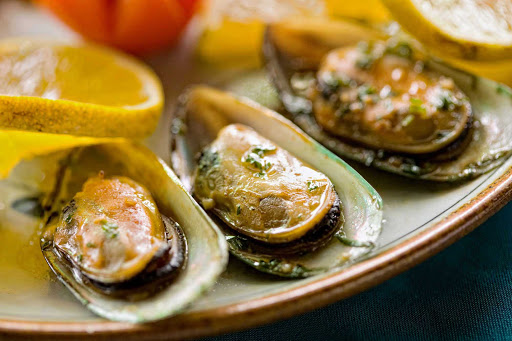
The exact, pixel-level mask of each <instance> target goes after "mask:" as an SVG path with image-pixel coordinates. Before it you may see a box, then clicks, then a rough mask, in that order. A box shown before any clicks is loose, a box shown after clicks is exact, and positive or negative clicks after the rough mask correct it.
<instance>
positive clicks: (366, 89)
mask: <svg viewBox="0 0 512 341" xmlns="http://www.w3.org/2000/svg"><path fill="white" fill-rule="evenodd" d="M376 93H377V90H376V89H375V88H374V87H373V86H371V85H367V84H364V85H361V86H360V87H359V89H357V98H358V99H359V100H360V101H361V100H363V98H364V97H365V96H369V95H374V94H376Z"/></svg>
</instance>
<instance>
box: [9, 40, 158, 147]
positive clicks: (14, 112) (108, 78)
mask: <svg viewBox="0 0 512 341" xmlns="http://www.w3.org/2000/svg"><path fill="white" fill-rule="evenodd" d="M0 75H1V76H0V128H7V129H19V130H28V131H38V132H46V133H57V134H71V135H78V136H90V137H119V136H120V137H128V138H142V137H145V136H147V135H149V134H150V133H151V132H152V131H153V130H154V129H155V127H156V124H157V122H158V119H159V117H160V114H161V111H162V106H163V94H162V88H161V84H160V81H159V80H158V78H157V77H156V76H155V74H154V73H153V72H152V71H151V70H150V69H149V68H148V67H146V66H144V65H143V64H142V63H140V62H138V61H137V60H136V59H134V58H131V57H129V56H125V55H122V54H120V53H117V52H114V51H112V50H109V49H106V48H100V47H96V46H89V45H68V44H64V43H58V42H48V41H37V40H26V39H23V40H21V39H19V40H8V41H3V42H0Z"/></svg>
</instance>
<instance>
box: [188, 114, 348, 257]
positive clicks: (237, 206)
mask: <svg viewBox="0 0 512 341" xmlns="http://www.w3.org/2000/svg"><path fill="white" fill-rule="evenodd" d="M194 195H195V196H196V198H197V199H198V200H199V202H200V203H201V205H202V206H203V207H204V208H205V209H206V210H208V211H210V212H213V213H214V214H215V215H216V216H217V217H218V218H220V219H221V220H222V221H223V222H224V224H225V225H227V227H228V228H229V229H232V230H234V231H236V232H234V231H231V234H233V233H234V234H235V235H240V237H241V238H243V240H245V241H246V242H247V243H248V244H249V245H248V246H249V248H250V249H251V250H252V251H253V252H258V253H261V254H267V255H297V254H298V255H300V254H305V253H308V252H311V251H314V250H316V249H317V248H319V247H321V246H323V245H324V244H326V243H327V242H328V241H329V240H330V239H331V237H332V236H333V235H334V234H335V233H336V232H337V231H338V230H339V229H340V228H341V222H342V220H343V219H342V217H341V210H340V199H339V197H338V194H337V193H336V191H335V190H334V186H333V185H332V183H331V181H330V180H329V179H328V178H327V177H326V176H325V175H324V174H322V173H320V172H318V171H316V170H314V169H312V168H311V167H309V166H308V165H305V164H304V163H303V162H301V161H300V160H298V159H297V158H295V157H294V156H292V155H291V154H290V153H288V152H287V151H285V150H283V149H282V148H280V147H278V146H277V145H275V144H274V143H272V142H271V141H269V140H267V139H265V138H263V137H262V136H260V135H259V134H258V133H256V132H255V131H254V130H253V129H251V128H249V127H247V126H244V125H241V124H231V125H228V126H226V127H224V128H223V129H222V130H221V131H220V132H219V134H218V136H217V138H216V140H215V141H213V142H212V143H211V144H210V145H208V146H207V147H205V148H204V149H203V151H202V153H201V156H200V158H199V161H198V167H197V171H196V176H195V182H194Z"/></svg>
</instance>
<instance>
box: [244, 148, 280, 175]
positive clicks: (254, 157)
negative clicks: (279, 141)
mask: <svg viewBox="0 0 512 341" xmlns="http://www.w3.org/2000/svg"><path fill="white" fill-rule="evenodd" d="M274 149H275V148H274ZM269 151H272V149H261V148H259V147H257V148H254V149H253V150H252V151H251V152H250V153H249V155H247V156H244V157H242V162H245V163H248V164H250V165H252V166H253V167H255V168H257V169H258V170H259V172H258V173H256V174H255V176H258V177H261V176H264V175H265V172H266V171H268V170H269V169H270V167H272V164H271V163H270V162H267V161H265V160H263V154H265V153H267V152H269Z"/></svg>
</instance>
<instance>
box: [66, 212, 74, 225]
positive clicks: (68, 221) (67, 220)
mask: <svg viewBox="0 0 512 341" xmlns="http://www.w3.org/2000/svg"><path fill="white" fill-rule="evenodd" d="M71 220H73V215H72V214H68V215H67V216H66V219H64V221H65V222H66V224H69V223H71Z"/></svg>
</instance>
